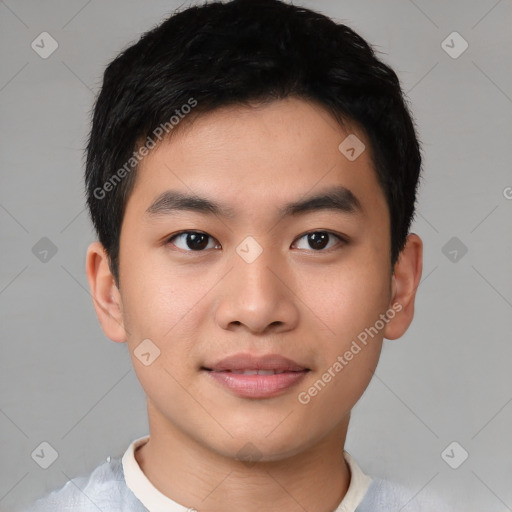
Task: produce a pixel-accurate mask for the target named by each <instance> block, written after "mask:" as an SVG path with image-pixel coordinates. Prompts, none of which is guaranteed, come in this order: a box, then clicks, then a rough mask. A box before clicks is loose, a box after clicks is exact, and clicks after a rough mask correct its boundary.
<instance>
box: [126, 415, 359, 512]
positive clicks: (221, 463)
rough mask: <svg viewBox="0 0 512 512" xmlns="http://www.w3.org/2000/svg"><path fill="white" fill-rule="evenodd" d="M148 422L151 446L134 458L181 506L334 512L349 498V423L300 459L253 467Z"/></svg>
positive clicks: (212, 510)
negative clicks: (346, 455)
mask: <svg viewBox="0 0 512 512" xmlns="http://www.w3.org/2000/svg"><path fill="white" fill-rule="evenodd" d="M148 412H149V407H148ZM149 421H150V440H149V441H148V442H147V443H146V444H145V445H143V446H141V447H140V448H139V449H138V450H137V451H136V452H135V459H136V460H137V462H138V464H139V466H140V468H141V470H142V471H143V473H144V474H145V475H146V476H147V478H148V479H149V480H150V482H151V483H152V484H153V485H154V486H155V487H156V488H157V489H158V490H159V491H160V492H161V493H163V494H164V495H166V496H167V497H169V498H170V499H172V500H173V501H175V502H177V503H180V504H182V505H183V506H187V507H193V508H195V509H197V510H200V511H201V512H221V511H225V510H226V509H227V508H228V507H229V509H232V510H236V509H240V510H244V511H247V512H253V511H254V512H256V511H261V510H265V511H269V512H274V511H276V512H277V511H279V512H299V511H300V512H304V510H315V511H318V512H332V511H333V510H335V509H336V508H337V506H338V505H339V503H340V502H341V500H342V499H343V497H344V496H345V494H346V492H347V489H348V486H349V483H350V470H349V468H348V465H347V463H346V462H345V459H344V457H343V446H344V443H345V438H346V433H347V428H348V418H347V420H346V422H344V424H343V425H340V426H339V427H337V428H335V429H333V430H332V431H331V432H330V433H329V434H328V435H327V436H325V437H324V438H323V439H322V440H320V441H319V442H317V443H315V444H313V445H311V446H310V447H308V448H307V449H306V450H304V451H302V452H300V453H297V454H294V455H293V456H289V457H284V458H280V459H279V460H272V461H255V462H248V461H241V460H238V459H237V458H235V457H227V456H225V455H222V454H219V453H217V452H215V451H213V450H212V449H209V448H208V447H206V446H205V445H204V444H199V443H198V442H196V441H195V440H194V439H191V438H190V437H189V436H187V435H186V434H185V433H184V432H183V431H180V430H178V429H176V428H175V427H174V426H172V425H169V423H167V424H165V423H163V422H162V421H155V411H152V413H150V414H149ZM162 425H165V426H162Z"/></svg>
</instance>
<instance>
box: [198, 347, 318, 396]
mask: <svg viewBox="0 0 512 512" xmlns="http://www.w3.org/2000/svg"><path fill="white" fill-rule="evenodd" d="M201 370H202V371H204V372H205V373H206V374H207V375H208V377H209V378H211V379H213V381H214V382H216V383H217V384H220V385H221V387H222V388H223V389H224V390H227V391H229V392H230V393H232V394H234V395H236V396H238V397H241V398H253V399H254V398H259V399H262V398H272V397H275V396H278V395H280V394H282V393H284V392H285V391H287V390H290V388H292V387H295V386H296V385H297V384H298V383H299V382H300V381H302V380H303V379H304V377H305V376H306V374H307V373H308V372H310V371H311V369H310V368H307V367H305V366H303V365H301V364H299V363H297V362H295V361H293V360H291V359H288V358H285V357H283V356H280V355H279V354H269V355H265V356H259V357H258V356H253V355H251V354H235V355H233V356H230V357H227V358H225V359H222V360H221V361H218V362H215V363H212V364H209V365H206V366H202V367H201Z"/></svg>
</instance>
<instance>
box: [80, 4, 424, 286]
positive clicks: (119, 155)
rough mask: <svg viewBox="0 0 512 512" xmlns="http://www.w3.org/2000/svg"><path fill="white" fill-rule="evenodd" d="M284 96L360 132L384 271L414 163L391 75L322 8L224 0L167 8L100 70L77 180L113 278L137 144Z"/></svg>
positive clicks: (415, 176)
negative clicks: (385, 223) (379, 216)
mask: <svg viewBox="0 0 512 512" xmlns="http://www.w3.org/2000/svg"><path fill="white" fill-rule="evenodd" d="M287 97H297V98H301V99H304V100H306V101H311V102H315V103H317V104H319V105H320V106H323V107H324V108H325V109H327V110H328V111H329V112H330V113H331V114H332V115H333V116H334V117H335V119H336V120H337V121H338V122H339V123H340V125H341V126H344V123H343V122H344V121H349V122H355V123H356V124H357V125H358V126H360V127H361V128H362V129H363V130H364V132H365V134H366V135H367V136H368V138H369V141H370V144H371V155H372V157H373V164H374V167H375V170H376V173H377V178H378V182H379V184H380V186H381V188H382V190H383V192H384V195H385V197H386V200H387V205H388V208H389V214H390V222H391V233H390V238H391V254H390V263H391V269H392V270H393V268H394V265H395V263H396V261H397V260H398V256H399V254H400V252H401V250H402V249H403V247H404V245H405V242H406V238H407V235H408V233H409V229H410V225H411V222H412V220H413V217H414V213H415V202H416V192H417V188H418V182H419V178H420V168H421V155H420V145H419V143H418V139H417V135H416V133H415V127H414V121H413V119H412V117H411V114H410V111H409V109H408V106H407V100H406V98H405V95H404V93H403V92H402V90H401V86H400V82H399V80H398V77H397V75H396V73H395V72H394V71H393V70H392V69H391V68H390V67H389V66H387V65H386V64H384V63H383V62H381V61H380V60H379V59H378V58H377V57H376V56H375V50H374V49H373V48H372V47H371V46H370V45H369V44H368V43H367V42H366V41H365V40H364V39H363V38H362V37H361V36H359V35H358V34H357V33H356V32H354V31H353V30H352V29H351V28H349V27H347V26H346V25H344V24H341V23H336V22H335V21H334V20H332V19H330V18H329V17H327V16H324V15H323V14H320V13H318V12H315V11H313V10H310V9H306V8H304V7H299V6H295V5H292V4H288V3H285V2H283V1H280V0H232V1H229V2H219V1H215V2H206V3H204V4H203V5H195V6H192V7H189V8H187V9H184V10H182V11H179V12H176V13H174V14H173V15H171V16H170V17H168V18H167V19H166V20H165V21H163V22H162V23H161V24H159V25H158V26H156V27H155V28H153V29H152V30H150V31H148V32H146V33H145V34H143V35H142V36H141V37H140V39H139V40H138V42H137V43H135V44H133V45H132V46H130V47H128V48H127V49H125V50H124V51H122V52H121V53H120V54H119V55H118V56H117V57H116V58H115V59H114V60H113V61H112V62H111V63H110V64H109V65H108V67H107V68H106V70H105V72H104V76H103V85H102V88H101V91H100V94H99V96H98V98H97V100H96V103H95V106H94V112H93V116H92V127H91V131H90V135H89V140H88V144H87V155H86V170H85V181H86V189H87V190H86V191H87V204H88V207H89V211H90V215H91V218H92V221H93V224H94V227H95V229H96V232H97V233H98V237H99V240H100V242H101V243H102V245H103V246H104V248H105V250H106V252H107V255H108V258H109V265H110V269H111V272H112V274H113V276H114V278H115V280H116V284H117V285H118V286H119V240H120V234H121V225H122V220H123V215H124V210H125V206H126V202H127V199H128V197H129V195H130V193H131V190H132V189H133V185H134V182H135V175H136V170H137V164H138V161H139V160H140V159H141V158H142V157H143V156H144V154H147V150H148V148H149V149H150V148H151V147H153V146H154V145H155V143H157V142H158V140H161V139H162V136H164V138H165V137H169V136H170V135H172V133H174V132H175V131H176V130H177V129H179V127H180V126H181V124H186V121H187V119H189V118H190V119H193V118H194V116H195V117H197V116H198V115H201V113H205V112H209V111H213V110H215V109H218V108H220V107H223V106H228V105H249V104H252V103H254V102H258V103H265V102H269V101H274V100H279V99H283V98H287ZM182 119H184V121H185V123H184V122H183V121H182ZM157 139H158V140H157ZM151 144H153V146H152V145H151Z"/></svg>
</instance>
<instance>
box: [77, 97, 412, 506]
mask: <svg viewBox="0 0 512 512" xmlns="http://www.w3.org/2000/svg"><path fill="white" fill-rule="evenodd" d="M349 133H353V134H356V136H357V137H358V138H359V139H360V140H361V141H363V142H364V144H365V145H366V150H365V151H364V152H363V153H362V154H361V155H360V156H359V157H358V158H357V159H356V160H354V161H349V160H348V159H347V158H346V157H345V156H344V155H343V154H342V153H341V152H340V151H339V150H338V146H339V144H340V143H341V142H342V141H343V140H344V139H345V137H346V136H347V135H348V134H349ZM336 185H343V186H345V187H347V188H349V189H350V190H351V191H352V192H353V194H354V195H356V196H357V198H358V199H359V200H360V202H361V204H362V206H363V214H361V215H355V214H348V213H343V212H337V211H332V210H324V211H322V210H319V211H315V212H309V213H306V214H304V215H301V216H295V217H290V218H283V219H281V220H280V219H279V218H278V217H277V207H279V206H281V205H283V204H285V203H288V202H291V201H296V200H299V199H301V198H303V197H304V196H305V195H308V194H312V193H316V192H319V191H321V190H323V189H324V188H329V187H332V186H336ZM169 189H173V190H179V191H181V192H184V193H191V192H192V193H195V194H197V195H200V196H204V197H207V198H210V199H212V200H214V201H216V202H219V203H222V204H225V205H227V206H229V207H231V208H232V209H233V210H234V212H235V216H234V217H233V218H229V219H224V218H222V217H219V216H215V215H206V214H201V213H197V212H190V211H180V212H174V213H173V214H168V215H161V216H158V217H155V218H149V217H148V216H147V215H146V214H145V211H146V209H147V208H148V207H149V205H150V204H151V203H152V202H153V201H154V199H155V198H156V197H158V195H159V194H160V193H162V192H163V191H165V190H169ZM389 222H390V219H389V213H388V208H387V204H386V201H385V197H384V193H383V191H382V190H381V188H380V187H379V185H378V182H377V177H376V174H375V171H374V168H373V164H372V158H371V151H370V144H369V141H368V139H367V138H366V136H365V134H364V132H363V131H362V130H360V129H359V128H358V127H357V126H356V125H355V124H346V129H345V130H344V129H343V128H341V127H340V125H339V124H337V123H336V122H335V120H334V119H333V118H332V117H331V116H330V114H328V113H327V112H326V111H325V110H324V109H323V108H321V107H319V106H318V105H316V104H313V103H308V102H305V101H303V100H300V99H295V98H288V99H285V100H279V101H275V102H272V103H269V104H266V105H260V106H254V107H242V106H237V107H229V108H222V109H219V110H216V111H214V112H211V113H208V114H202V115H201V116H199V117H198V118H197V119H195V120H194V121H193V122H192V123H190V124H189V125H188V126H184V127H183V129H181V130H180V131H177V132H176V133H175V134H173V137H172V139H170V140H169V141H166V142H165V143H164V144H161V145H160V146H158V147H157V148H155V149H153V150H152V151H151V152H150V153H149V155H148V156H147V157H146V158H145V159H144V160H143V161H142V162H141V165H140V167H139V170H138V174H137V179H136V183H135V187H134V189H133V192H132V193H131V195H130V197H129V199H128V202H127V206H126V212H125V216H124V219H123V224H122V230H121V239H120V289H118V288H117V287H116V285H115V282H114V279H113V276H112V274H111V272H110V269H109V265H108V258H107V256H106V254H105V251H104V249H103V247H102V246H101V244H100V243H99V242H95V243H93V244H91V245H90V247H89V249H88V253H87V263H86V270H87V277H88V280H89V285H90V289H91V294H92V296H93V298H94V305H95V309H96V312H97V315H98V318H99V320H100V322H101V325H102V327H103V330H104V332H105V334H106V335H107V337H108V338H110V339H111V340H113V341H115V342H119V343H123V342H127V343H128V348H129V350H130V354H131V357H132V362H133V366H134V369H135V372H136V375H137V378H138V379H139V381H140V383H141V385H142V387H143V389H144V391H145V393H146V395H147V409H148V415H149V426H150V436H151V438H150V441H149V442H148V443H147V444H146V445H145V446H143V447H142V448H140V449H139V450H138V451H137V452H136V459H137V461H138V463H139V465H140V466H141V469H142V470H143V472H144V473H145V474H146V476H147V477H148V478H149V480H150V481H151V482H152V483H153V485H154V486H155V487H156V488H157V489H158V490H160V491H161V492H162V493H163V494H165V495H167V496H169V497H170V498H171V499H173V500H175V501H176V502H178V503H181V504H183V505H184V506H187V507H194V508H196V509H197V510H199V511H201V512H202V511H205V512H216V511H221V510H226V507H227V506H228V504H229V508H230V509H231V510H235V509H238V508H240V509H241V510H247V511H257V510H258V511H260V510H266V511H280V512H283V511H289V512H295V511H303V510H315V511H320V512H327V511H332V510H334V509H335V508H336V507H337V506H338V504H339V503H340V501H341V500H342V498H343V496H344V495H345V493H346V491H347V488H348V486H349V482H350V470H349V469H348V466H347V465H346V463H345V461H344V458H343V446H344V443H345V438H346V434H347V428H348V423H349V418H350V410H351V409H352V407H353V406H354V404H355V403H356V402H357V401H358V399H359V398H360V397H361V395H362V393H363V392H364V390H365V389H366V387H367V385H368V383H369V382H370V380H371V377H372V372H373V371H374V369H375V368H376V366H377V362H378V359H379V355H380V352H381V347H382V342H383V339H384V338H387V339H396V338H399V337H400V336H402V335H403V334H404V333H405V331H406V330H407V328H408V327H409V325H410V323H411V321H412V318H413V315H414V299H415V293H416V289H417V287H418V285H419V282H420V277H421V272H422V241H421V239H420V238H419V237H418V236H417V235H415V234H410V235H409V236H408V239H407V244H406V246H405V248H404V250H403V251H402V253H401V255H400V258H399V261H398V263H397V264H396V265H395V268H394V274H393V275H392V273H391V270H390V235H389V225H390V224H389ZM185 230H193V231H200V232H203V233H207V234H208V235H210V236H211V237H212V238H211V239H209V240H210V242H208V247H207V248H206V249H204V250H203V252H200V251H193V250H191V249H190V246H187V244H186V238H185V237H179V238H177V239H176V238H175V239H173V241H172V242H168V241H167V240H169V239H170V238H171V235H174V234H176V233H178V232H180V231H185ZM315 231H329V232H332V233H335V234H340V235H344V236H346V237H347V239H348V243H343V242H341V241H339V240H338V239H336V237H332V238H330V239H329V245H328V246H327V247H326V248H324V249H321V250H316V251H315V250H314V248H312V247H311V245H310V244H308V239H307V237H305V236H304V234H305V233H310V232H315ZM247 236H252V237H253V238H254V239H255V240H256V241H257V242H258V243H259V245H260V246H261V247H262V249H263V252H262V253H261V255H260V256H259V257H258V258H257V259H256V260H255V261H254V262H252V263H246V261H244V260H243V259H242V258H241V257H240V256H239V255H238V254H237V252H236V248H237V246H238V245H239V244H240V243H241V242H242V241H243V240H244V239H245V238H246V237H247ZM173 244H174V245H173ZM187 251H188V252H187ZM393 304H400V305H401V311H400V312H398V313H396V315H395V316H394V318H393V319H392V320H389V322H388V323H387V324H386V325H385V328H384V329H381V330H380V331H379V333H378V335H376V336H375V337H374V338H373V339H371V341H370V342H369V343H368V344H367V345H366V346H365V347H364V348H363V349H362V350H361V351H360V352H359V353H358V354H357V355H355V356H354V358H353V359H352V360H351V361H350V362H349V363H348V364H347V365H346V366H345V367H344V368H343V371H341V372H339V373H337V374H336V377H334V378H332V380H331V382H329V383H328V384H327V385H326V386H325V388H324V389H323V390H322V391H321V392H319V393H318V394H317V396H315V397H313V398H312V399H311V401H310V402H309V403H308V404H307V405H302V404H301V403H299V401H298V399H297V396H298V394H299V393H300V392H301V391H305V390H306V391H307V390H308V388H310V387H311V386H312V384H313V383H314V382H316V381H317V380H318V379H319V378H320V377H321V375H322V374H323V373H324V372H325V371H326V370H327V369H328V368H329V367H331V366H332V365H333V363H334V362H335V361H336V360H337V357H338V356H340V355H343V354H344V353H345V352H346V350H348V348H349V347H350V345H351V342H352V340H354V339H355V338H356V337H357V335H358V334H359V333H361V332H362V331H364V329H365V328H369V327H370V326H373V325H374V324H375V322H376V321H377V320H378V319H379V315H380V314H383V313H385V312H386V311H387V310H388V309H389V308H391V307H392V305H393ZM147 338H149V339H150V340H151V341H152V342H153V343H154V344H155V345H156V346H158V348H159V350H160V352H161V353H160V356H159V357H158V358H157V359H155V360H154V362H152V364H150V365H149V366H145V365H143V364H142V363H141V362H140V361H139V359H138V358H137V357H136V356H135V355H134V350H135V349H136V348H137V346H138V345H139V344H140V343H141V341H142V340H144V339H147ZM239 352H249V353H252V354H256V355H262V354H268V353H279V354H281V355H283V356H285V357H289V358H291V359H293V360H295V361H297V362H298V363H299V364H302V365H303V366H307V367H308V368H310V369H311V371H310V372H309V373H308V374H307V375H306V378H305V380H303V381H302V382H301V383H300V384H299V385H298V386H297V387H293V388H291V389H289V390H287V391H286V392H285V393H283V394H281V395H279V396H277V397H273V398H266V399H248V398H240V397H237V396H234V395H233V394H231V393H230V392H229V391H228V390H226V389H225V388H223V387H221V386H220V385H218V384H217V383H216V382H212V380H211V379H210V378H209V376H208V375H207V374H205V372H202V371H200V367H201V366H202V365H204V364H205V363H206V362H208V361H209V362H211V361H212V360H215V361H217V360H219V359H222V358H223V357H226V356H228V355H231V354H235V353H239ZM248 442H250V443H252V444H253V445H254V446H255V447H256V448H257V450H258V453H259V456H260V457H261V458H260V459H259V460H258V462H256V463H254V464H252V465H249V464H247V463H246V462H245V461H243V460H240V458H239V457H237V453H238V451H239V450H240V449H241V448H242V447H244V445H246V443H248Z"/></svg>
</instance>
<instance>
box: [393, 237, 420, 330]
mask: <svg viewBox="0 0 512 512" xmlns="http://www.w3.org/2000/svg"><path fill="white" fill-rule="evenodd" d="M422 270H423V242H422V240H421V238H420V237H419V236H418V235H416V234H415V233H411V234H409V235H408V237H407V242H406V244H405V247H404V248H403V250H402V252H401V253H400V256H399V258H398V261H397V263H396V265H395V269H394V274H393V276H392V283H391V285H392V294H391V301H390V304H389V308H390V309H393V310H394V311H395V312H396V313H395V315H394V317H393V318H391V319H390V321H389V322H388V323H387V325H386V328H385V330H384V337H385V338H387V339H389V340H395V339H397V338H400V337H401V336H403V334H404V333H405V332H406V331H407V329H408V328H409V325H410V324H411V322H412V319H413V317H414V301H415V298H416V290H417V289H418V286H419V284H420V279H421V273H422Z"/></svg>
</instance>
